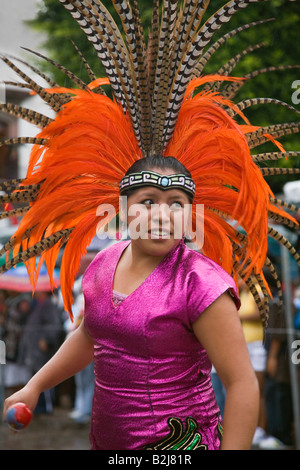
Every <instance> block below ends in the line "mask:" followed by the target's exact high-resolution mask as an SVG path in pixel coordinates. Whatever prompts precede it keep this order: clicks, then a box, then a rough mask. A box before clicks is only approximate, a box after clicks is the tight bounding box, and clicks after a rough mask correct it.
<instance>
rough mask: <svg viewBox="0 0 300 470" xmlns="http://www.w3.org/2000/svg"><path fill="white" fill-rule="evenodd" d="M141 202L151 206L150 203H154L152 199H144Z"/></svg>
mask: <svg viewBox="0 0 300 470" xmlns="http://www.w3.org/2000/svg"><path fill="white" fill-rule="evenodd" d="M141 204H145V206H151V204H154V202H153V199H144V200H143V201H142V202H141Z"/></svg>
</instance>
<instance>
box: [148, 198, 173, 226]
mask: <svg viewBox="0 0 300 470" xmlns="http://www.w3.org/2000/svg"><path fill="white" fill-rule="evenodd" d="M170 212H171V211H170V207H169V205H168V204H165V203H162V204H152V206H151V221H152V222H155V223H157V224H159V225H160V226H164V225H165V224H167V223H169V222H170Z"/></svg>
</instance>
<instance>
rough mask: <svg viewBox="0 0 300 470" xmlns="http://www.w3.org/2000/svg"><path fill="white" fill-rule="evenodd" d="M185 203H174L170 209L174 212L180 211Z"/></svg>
mask: <svg viewBox="0 0 300 470" xmlns="http://www.w3.org/2000/svg"><path fill="white" fill-rule="evenodd" d="M182 207H183V203H182V202H180V201H173V202H172V204H170V209H171V210H172V211H176V210H178V209H182Z"/></svg>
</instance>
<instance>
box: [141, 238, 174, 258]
mask: <svg viewBox="0 0 300 470" xmlns="http://www.w3.org/2000/svg"><path fill="white" fill-rule="evenodd" d="M179 242H180V240H177V239H173V238H171V239H170V238H168V239H165V240H164V239H159V240H158V239H150V240H143V248H144V251H145V252H147V254H149V255H152V256H165V255H167V254H168V253H169V251H171V250H172V248H174V247H175V246H177V245H178V243H179Z"/></svg>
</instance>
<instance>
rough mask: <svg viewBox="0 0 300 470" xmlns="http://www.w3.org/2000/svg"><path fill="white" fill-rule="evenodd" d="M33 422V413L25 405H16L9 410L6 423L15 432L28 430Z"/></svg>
mask: <svg viewBox="0 0 300 470" xmlns="http://www.w3.org/2000/svg"><path fill="white" fill-rule="evenodd" d="M31 420H32V411H31V409H30V408H29V406H27V405H26V404H25V403H15V404H14V405H12V406H11V407H9V408H8V410H7V414H6V421H7V424H8V425H9V427H10V428H11V429H13V430H14V431H21V429H24V428H26V426H28V424H29V423H30V421H31Z"/></svg>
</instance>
